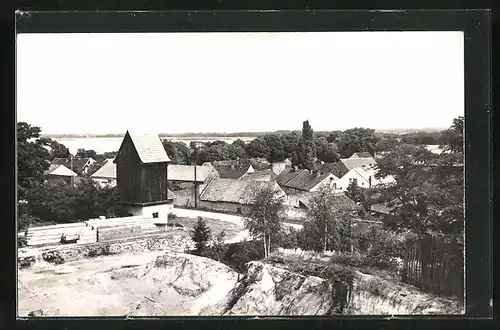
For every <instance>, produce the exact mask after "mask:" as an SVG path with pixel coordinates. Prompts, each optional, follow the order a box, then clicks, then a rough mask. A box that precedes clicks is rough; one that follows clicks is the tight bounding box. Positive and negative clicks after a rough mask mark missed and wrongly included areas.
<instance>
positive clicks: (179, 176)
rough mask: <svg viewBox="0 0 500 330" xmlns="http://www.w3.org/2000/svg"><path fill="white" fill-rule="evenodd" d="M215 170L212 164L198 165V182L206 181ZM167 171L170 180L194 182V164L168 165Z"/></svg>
mask: <svg viewBox="0 0 500 330" xmlns="http://www.w3.org/2000/svg"><path fill="white" fill-rule="evenodd" d="M213 170H214V168H213V167H212V166H199V165H198V166H196V182H204V181H205V180H206V179H207V177H208V176H209V174H210V172H211V171H213ZM167 171H168V174H167V177H168V180H169V181H189V182H194V165H168V167H167Z"/></svg>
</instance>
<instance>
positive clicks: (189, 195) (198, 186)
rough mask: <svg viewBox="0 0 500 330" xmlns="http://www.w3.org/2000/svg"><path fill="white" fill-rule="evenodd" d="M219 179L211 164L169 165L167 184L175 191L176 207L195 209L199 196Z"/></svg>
mask: <svg viewBox="0 0 500 330" xmlns="http://www.w3.org/2000/svg"><path fill="white" fill-rule="evenodd" d="M218 177H219V173H218V172H217V170H216V169H215V167H213V166H212V165H211V164H205V165H204V166H195V165H169V166H168V182H169V183H170V184H172V189H173V190H174V191H175V196H176V198H175V202H174V205H176V206H184V207H196V206H197V204H198V202H199V197H200V194H201V193H203V191H204V190H205V188H206V187H207V185H208V184H209V183H210V182H212V181H213V180H214V179H216V178H218Z"/></svg>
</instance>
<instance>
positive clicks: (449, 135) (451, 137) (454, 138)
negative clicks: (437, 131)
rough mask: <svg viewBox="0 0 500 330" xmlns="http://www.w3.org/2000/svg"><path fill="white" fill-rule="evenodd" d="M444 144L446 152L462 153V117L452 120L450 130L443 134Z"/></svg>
mask: <svg viewBox="0 0 500 330" xmlns="http://www.w3.org/2000/svg"><path fill="white" fill-rule="evenodd" d="M443 135H444V138H443V140H444V142H445V147H446V149H447V150H450V151H451V152H453V153H463V149H464V117H462V116H460V117H457V118H455V119H453V123H452V124H451V126H450V128H449V129H448V130H446V131H445V132H444V134H443Z"/></svg>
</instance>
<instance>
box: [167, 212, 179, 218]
mask: <svg viewBox="0 0 500 330" xmlns="http://www.w3.org/2000/svg"><path fill="white" fill-rule="evenodd" d="M168 218H169V219H176V218H177V214H174V213H172V212H170V213H169V214H168Z"/></svg>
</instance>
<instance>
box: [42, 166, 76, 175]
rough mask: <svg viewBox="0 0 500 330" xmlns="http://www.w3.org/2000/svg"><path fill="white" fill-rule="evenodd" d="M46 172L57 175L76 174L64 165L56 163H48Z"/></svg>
mask: <svg viewBox="0 0 500 330" xmlns="http://www.w3.org/2000/svg"><path fill="white" fill-rule="evenodd" d="M47 174H48V175H57V176H78V174H76V173H75V172H73V171H72V170H70V169H69V168H67V167H66V166H64V165H56V164H52V165H50V167H49V169H48V170H47Z"/></svg>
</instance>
